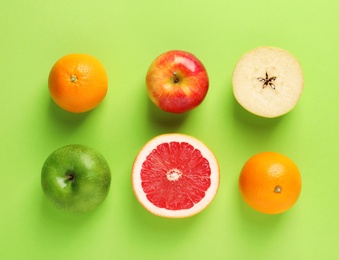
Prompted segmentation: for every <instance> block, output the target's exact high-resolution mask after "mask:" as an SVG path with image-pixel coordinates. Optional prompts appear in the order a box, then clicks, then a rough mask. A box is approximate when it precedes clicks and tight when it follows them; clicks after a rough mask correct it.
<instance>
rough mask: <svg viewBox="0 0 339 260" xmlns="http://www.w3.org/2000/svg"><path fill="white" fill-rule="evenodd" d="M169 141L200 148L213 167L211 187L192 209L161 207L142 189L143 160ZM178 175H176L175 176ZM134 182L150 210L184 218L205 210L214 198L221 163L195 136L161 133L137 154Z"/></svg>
mask: <svg viewBox="0 0 339 260" xmlns="http://www.w3.org/2000/svg"><path fill="white" fill-rule="evenodd" d="M168 142H186V143H189V144H190V145H192V146H193V147H194V148H196V149H198V150H200V152H201V154H202V156H203V157H205V158H206V159H207V160H208V161H209V163H210V168H211V176H210V179H211V185H210V187H209V189H208V190H207V191H206V193H205V197H204V198H203V199H202V200H201V201H200V202H199V203H197V204H195V205H194V206H193V207H192V208H190V209H182V210H168V209H164V208H159V207H157V206H155V205H154V204H153V203H151V202H150V201H149V200H148V199H147V197H146V194H145V192H144V190H143V189H142V186H141V178H140V172H141V168H142V164H143V162H144V161H145V160H146V157H147V155H149V154H150V153H151V152H152V150H153V149H154V148H156V147H157V146H158V145H159V144H161V143H168ZM173 177H176V176H173ZM132 184H133V189H134V193H135V195H136V197H137V199H138V200H139V202H140V203H141V204H142V205H143V206H144V207H145V208H146V209H147V210H149V211H150V212H152V213H153V214H155V215H159V216H163V217H170V218H182V217H188V216H192V215H195V214H197V213H199V212H200V211H201V210H203V209H204V208H205V207H206V206H207V205H208V204H210V202H211V201H212V200H213V199H214V197H215V195H216V193H217V190H218V187H219V165H218V162H217V160H216V158H215V156H214V154H213V153H212V151H211V150H210V149H209V148H207V147H206V146H205V145H204V144H203V143H202V142H200V141H199V140H197V139H195V138H194V137H191V136H187V135H183V134H164V135H159V136H157V137H155V138H153V139H152V140H150V141H149V142H148V143H147V144H146V145H145V146H144V147H143V148H142V149H141V151H140V152H139V154H138V155H137V157H136V159H135V161H134V165H133V170H132Z"/></svg>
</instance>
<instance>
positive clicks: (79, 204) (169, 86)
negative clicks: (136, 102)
mask: <svg viewBox="0 0 339 260" xmlns="http://www.w3.org/2000/svg"><path fill="white" fill-rule="evenodd" d="M145 78H146V80H145V82H146V89H145V91H146V92H147V94H148V96H149V99H150V100H151V101H152V102H153V104H154V107H153V109H161V110H163V111H166V112H168V113H173V114H182V113H189V111H190V110H192V109H194V108H196V107H198V106H199V105H200V104H201V103H202V102H203V100H204V99H205V97H206V95H207V93H208V89H209V77H208V74H207V70H206V68H205V66H204V65H203V63H202V61H200V60H199V59H198V58H197V57H196V56H195V55H194V54H192V53H190V52H187V51H182V50H171V51H167V52H164V53H163V54H161V55H159V56H158V57H156V58H155V59H154V61H153V62H152V63H151V65H150V67H149V68H148V70H147V73H146V77H145ZM232 83H233V93H234V97H235V99H236V100H237V101H238V102H239V104H240V105H241V106H243V107H244V108H245V109H246V110H248V111H249V112H251V113H253V114H254V115H257V116H261V117H264V118H272V117H279V116H282V115H284V114H286V113H288V112H289V111H291V110H292V109H293V107H294V106H295V105H296V104H297V102H298V100H299V98H300V96H301V94H302V91H303V87H304V81H303V73H302V69H301V66H300V64H299V62H298V61H297V59H296V58H295V57H294V56H293V55H292V54H290V53H289V52H288V51H286V50H282V49H280V48H276V47H259V48H255V49H253V50H251V51H249V52H248V53H246V54H244V56H243V57H241V58H240V59H239V61H238V62H237V64H236V65H235V68H234V71H233V78H232ZM48 86H49V91H50V96H51V98H52V99H53V100H54V102H55V103H56V104H57V105H58V106H60V108H62V109H64V110H66V111H68V112H70V113H82V112H87V111H89V110H92V109H94V108H95V107H97V106H98V105H99V104H100V103H101V102H102V101H103V99H104V98H105V96H106V94H107V92H108V78H107V74H106V71H105V68H104V67H103V65H102V64H101V63H100V61H99V60H97V59H96V58H95V57H92V56H90V55H88V54H68V55H65V56H64V57H62V58H60V59H59V60H58V61H57V62H56V63H55V65H54V66H53V67H52V69H51V71H50V74H49V79H48ZM254 115H253V116H254ZM267 120H269V119H267ZM211 134H213V133H211ZM109 163H110V162H109V161H106V160H105V158H104V156H103V155H101V154H100V153H99V152H98V151H96V150H94V149H92V148H89V147H86V146H83V145H81V144H70V145H68V146H64V147H60V148H58V149H56V150H55V151H54V152H52V153H51V154H50V155H49V156H48V158H47V159H46V161H45V163H44V164H43V167H42V170H41V185H42V189H43V191H44V193H45V195H46V196H47V197H48V198H49V200H50V201H51V202H52V203H53V204H54V205H55V206H57V207H58V208H61V209H63V210H65V211H69V212H89V211H93V210H94V209H96V208H97V207H98V206H99V205H100V204H101V203H103V202H104V200H105V198H106V197H107V195H108V193H109V190H110V188H111V187H112V186H114V185H116V184H115V183H112V184H111V172H110V167H109ZM112 174H114V172H113V173H112ZM219 180H220V169H219V164H218V160H217V158H216V156H215V155H214V153H213V152H212V151H211V149H209V148H208V146H206V144H204V143H203V142H202V141H200V140H198V139H196V138H195V137H193V136H189V135H185V134H181V133H164V134H162V135H158V136H155V137H154V138H153V139H151V140H150V141H149V142H147V143H146V144H145V145H144V147H142V148H140V151H139V153H138V154H136V157H135V160H134V162H131V189H133V191H134V194H135V197H136V198H137V200H138V201H139V202H140V204H141V205H142V206H143V207H144V208H145V209H146V210H147V211H149V212H151V213H153V214H154V215H157V216H161V217H166V218H185V217H190V216H193V215H195V214H198V213H199V212H201V211H202V210H204V209H205V208H206V207H207V206H208V205H209V204H210V203H211V202H212V201H213V199H214V198H215V196H216V195H217V192H218V189H219V183H220V181H219ZM239 192H240V193H241V195H242V197H243V199H244V201H245V202H246V203H247V204H248V205H249V206H250V207H251V208H253V209H254V210H257V211H259V212H262V213H266V214H279V213H282V212H285V211H286V210H288V209H290V208H291V207H292V206H293V205H294V204H295V203H296V202H297V200H298V198H299V195H300V192H301V175H300V172H299V169H298V167H297V165H296V164H295V163H294V162H293V161H292V160H291V159H290V158H288V157H287V156H285V155H282V154H280V153H278V152H270V151H264V152H263V151H258V154H257V155H254V156H253V157H251V158H250V159H249V160H248V161H247V162H246V163H244V166H243V168H242V169H241V170H240V169H239Z"/></svg>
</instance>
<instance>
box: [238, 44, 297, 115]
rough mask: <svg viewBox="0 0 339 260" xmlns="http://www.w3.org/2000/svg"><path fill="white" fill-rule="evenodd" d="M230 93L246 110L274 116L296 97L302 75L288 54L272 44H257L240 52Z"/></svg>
mask: <svg viewBox="0 0 339 260" xmlns="http://www.w3.org/2000/svg"><path fill="white" fill-rule="evenodd" d="M232 83H233V93H234V96H235V98H236V100H237V101H238V102H239V104H240V105H241V106H243V107H244V108H245V109H246V110H248V111H249V112H251V113H253V114H255V115H258V116H262V117H268V118H273V117H278V116H281V115H284V114H286V113H287V112H289V111H290V110H292V109H293V108H294V107H295V105H296V104H297V102H298V101H299V99H300V97H301V94H302V91H303V88H304V77H303V72H302V69H301V66H300V64H299V62H298V61H297V60H296V58H295V57H294V56H292V54H290V53H289V52H288V51H286V50H283V49H280V48H276V47H260V48H256V49H254V50H251V51H249V52H248V53H246V54H244V55H243V56H242V57H241V59H240V60H239V61H238V63H237V64H236V66H235V69H234V71H233V78H232Z"/></svg>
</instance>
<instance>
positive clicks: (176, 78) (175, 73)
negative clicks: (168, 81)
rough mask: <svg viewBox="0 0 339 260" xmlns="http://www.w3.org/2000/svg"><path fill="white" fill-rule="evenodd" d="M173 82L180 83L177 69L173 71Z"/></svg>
mask: <svg viewBox="0 0 339 260" xmlns="http://www.w3.org/2000/svg"><path fill="white" fill-rule="evenodd" d="M173 82H174V83H178V82H179V77H178V75H177V72H176V71H174V72H173Z"/></svg>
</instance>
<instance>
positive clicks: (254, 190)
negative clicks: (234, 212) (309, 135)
mask: <svg viewBox="0 0 339 260" xmlns="http://www.w3.org/2000/svg"><path fill="white" fill-rule="evenodd" d="M239 188H240V193H241V195H242V197H243V199H244V200H245V202H246V203H247V204H248V205H249V206H250V207H252V208H253V209H255V210H257V211H260V212H262V213H266V214H279V213H282V212H285V211H286V210H288V209H290V208H291V207H292V206H293V205H294V204H295V203H296V201H297V200H298V198H299V195H300V192H301V176H300V172H299V169H298V167H297V165H296V164H295V163H294V162H293V161H292V160H291V159H289V158H288V157H286V156H284V155H282V154H279V153H275V152H264V153H259V154H256V155H254V156H253V157H251V158H250V159H249V160H248V161H247V162H246V163H245V164H244V166H243V168H242V170H241V173H240V178H239Z"/></svg>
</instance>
